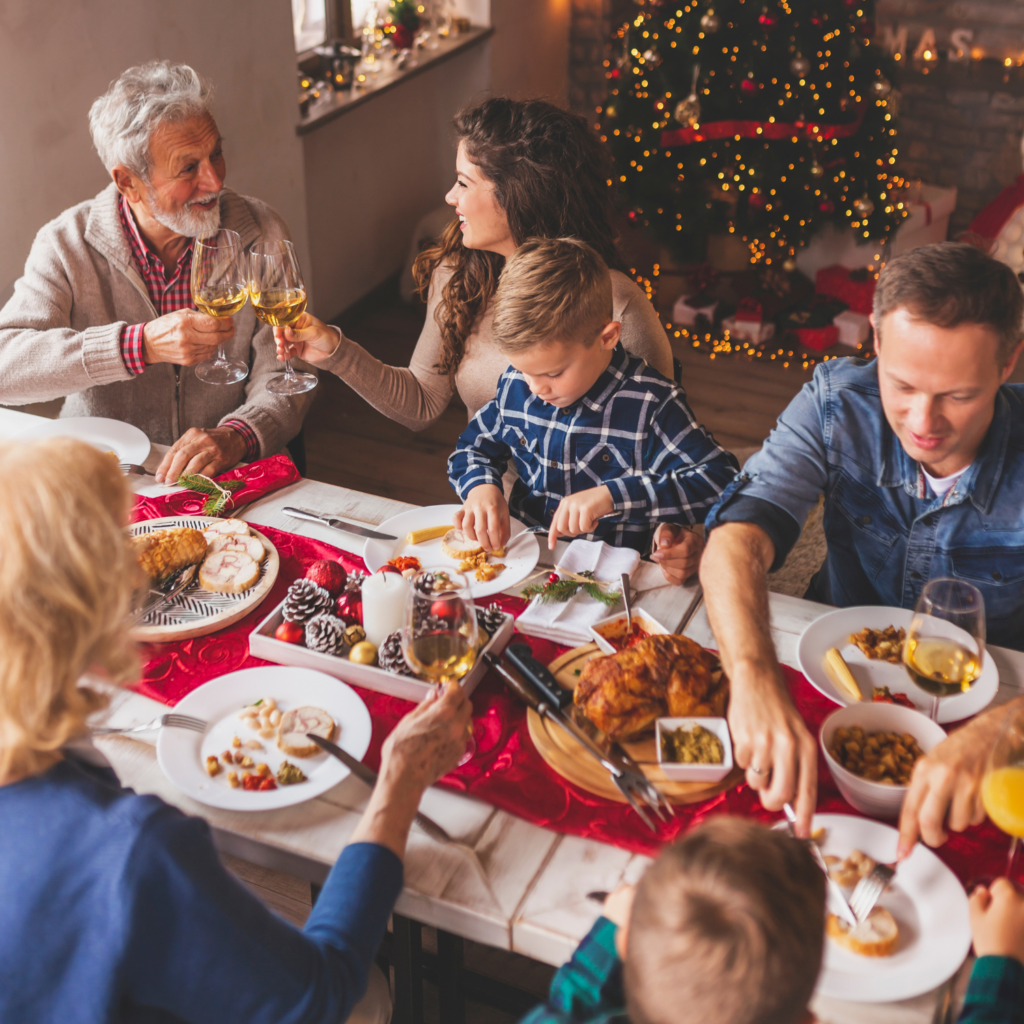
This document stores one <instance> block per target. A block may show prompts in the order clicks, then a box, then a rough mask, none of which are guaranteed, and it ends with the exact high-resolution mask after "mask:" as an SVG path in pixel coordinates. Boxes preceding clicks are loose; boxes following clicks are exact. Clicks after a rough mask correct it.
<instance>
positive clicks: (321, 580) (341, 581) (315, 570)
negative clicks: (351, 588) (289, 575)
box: [306, 558, 348, 597]
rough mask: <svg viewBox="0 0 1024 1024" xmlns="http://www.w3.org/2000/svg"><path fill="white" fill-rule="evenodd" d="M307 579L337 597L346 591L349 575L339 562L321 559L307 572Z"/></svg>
mask: <svg viewBox="0 0 1024 1024" xmlns="http://www.w3.org/2000/svg"><path fill="white" fill-rule="evenodd" d="M306 579H307V580H312V581H313V582H314V583H315V584H316V585H317V586H318V587H323V588H324V590H326V591H327V592H328V593H329V594H330V595H331V597H337V596H338V595H339V594H340V593H341V592H342V591H343V590H344V589H345V581H346V580H347V579H348V573H347V572H345V570H344V568H343V567H342V566H341V565H339V564H338V563H337V562H329V561H328V560H327V559H326V558H321V559H319V560H318V561H316V562H314V563H313V564H312V565H311V566H310V567H309V568H308V569H307V570H306Z"/></svg>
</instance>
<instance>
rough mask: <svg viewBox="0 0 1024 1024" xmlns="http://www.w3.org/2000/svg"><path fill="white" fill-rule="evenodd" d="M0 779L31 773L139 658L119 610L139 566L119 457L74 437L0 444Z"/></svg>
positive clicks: (75, 732)
mask: <svg viewBox="0 0 1024 1024" xmlns="http://www.w3.org/2000/svg"><path fill="white" fill-rule="evenodd" d="M0 478H2V479H3V480H5V481H6V483H5V486H4V487H3V489H2V490H0V545H2V551H0V781H3V780H8V781H10V780H12V779H15V778H20V777H23V776H26V775H33V774H37V773H39V772H41V771H44V770H45V769H46V768H48V767H49V766H50V765H52V764H53V763H55V762H56V761H57V760H59V759H60V756H61V754H60V748H61V747H62V746H63V745H64V744H65V743H67V742H68V740H71V739H73V738H75V737H76V736H81V735H83V734H84V733H85V732H86V731H87V728H86V719H87V718H88V716H89V715H90V714H91V713H92V712H93V711H95V710H97V709H98V708H100V707H102V706H104V704H105V703H106V701H105V698H103V697H101V696H100V695H99V694H97V693H95V692H94V691H92V690H88V689H83V688H81V687H79V685H78V682H79V680H80V679H81V677H82V676H83V675H84V674H85V673H86V672H95V673H99V674H101V675H103V676H105V677H106V678H107V679H109V680H110V681H112V682H119V681H122V680H124V679H125V678H127V677H128V676H129V675H130V673H131V672H133V671H134V670H135V668H136V666H137V662H136V659H135V653H134V647H133V645H132V644H131V642H130V641H129V639H128V630H127V627H126V625H125V618H126V616H127V614H128V612H129V610H130V607H131V599H132V593H133V590H134V588H135V586H136V584H137V583H138V580H139V570H138V568H137V566H136V564H135V560H134V558H133V557H132V556H131V554H130V552H129V549H128V544H127V542H126V538H125V530H124V527H125V524H126V523H127V521H128V510H129V507H130V499H131V494H130V492H129V490H128V488H127V486H126V485H125V482H124V477H123V475H122V474H121V471H120V469H119V468H118V465H117V462H116V460H115V459H114V458H112V457H111V456H110V455H106V454H104V453H103V452H100V451H97V450H96V449H95V448H92V447H90V446H89V445H86V444H83V443H82V442H81V441H74V440H71V439H69V438H53V439H50V440H45V441H36V442H33V443H20V442H8V443H6V444H3V445H0Z"/></svg>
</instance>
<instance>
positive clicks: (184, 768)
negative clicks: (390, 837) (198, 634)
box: [156, 665, 372, 811]
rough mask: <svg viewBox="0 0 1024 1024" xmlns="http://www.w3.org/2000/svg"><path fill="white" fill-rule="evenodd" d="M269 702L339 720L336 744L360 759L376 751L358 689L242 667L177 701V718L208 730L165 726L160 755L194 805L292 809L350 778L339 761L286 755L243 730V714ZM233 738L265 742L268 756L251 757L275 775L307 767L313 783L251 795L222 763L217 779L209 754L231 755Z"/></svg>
mask: <svg viewBox="0 0 1024 1024" xmlns="http://www.w3.org/2000/svg"><path fill="white" fill-rule="evenodd" d="M268 697H273V698H274V700H276V701H277V706H278V707H279V708H281V709H282V710H283V711H287V710H289V709H290V708H299V707H305V706H307V705H308V706H311V707H316V708H321V709H322V710H323V711H326V712H327V714H329V715H330V716H331V717H332V718H333V719H334V722H335V730H334V742H335V743H337V745H338V746H339V747H342V748H343V749H344V750H346V751H348V753H350V754H351V755H352V756H353V757H354V758H356V759H357V760H362V757H363V754H365V753H366V749H367V747H369V745H370V735H371V732H372V726H371V724H370V713H369V711H367V710H366V705H365V704H364V703H363V702H362V700H361V699H360V697H359V695H358V694H357V693H356V692H355V690H353V689H352V687H351V686H349V685H348V684H347V683H343V682H342V681H341V680H340V679H335V678H334V677H333V676H329V675H327V674H325V673H324V672H315V671H314V670H313V669H310V668H292V667H289V666H287V665H268V666H266V667H264V668H244V669H242V670H241V671H239V672H230V673H229V674H228V675H226V676H219V677H218V678H217V679H211V680H210V681H209V682H208V683H204V684H203V685H202V686H200V687H198V688H197V689H195V690H193V691H192V692H191V693H190V694H188V696H186V697H183V698H182V699H181V700H180V701H178V703H177V705H175V708H174V711H175V714H181V715H191V716H192V717H194V718H201V719H202V720H203V721H205V722H206V723H207V728H206V732H205V733H198V732H192V731H191V730H188V729H171V728H166V727H165V728H163V729H161V730H160V735H159V737H158V738H157V741H156V756H157V760H158V761H159V763H160V768H161V769H162V770H163V773H164V775H166V776H167V778H168V779H170V780H171V782H173V783H174V785H176V786H177V787H178V789H180V790H181V791H182V792H183V793H185V794H186V795H187V796H190V797H192V799H193V800H198V801H199V802H200V803H202V804H207V805H208V806H210V807H222V808H224V809H225V810H228V811H269V810H274V809H276V808H278V807H291V806H292V805H293V804H301V803H303V802H304V801H306V800H312V799H313V798H314V797H317V796H320V794H321V793H326V792H327V790H329V789H331V787H333V786H336V785H337V784H338V783H339V782H341V781H342V779H345V778H347V777H348V775H349V774H350V773H349V770H348V769H347V768H346V767H345V766H344V765H343V764H342V763H341V762H340V761H339V760H338V759H337V758H334V757H331V756H330V755H329V754H323V753H320V754H317V755H316V756H314V757H295V756H293V755H291V754H284V753H283V752H282V751H281V750H279V749H278V747H277V744H276V742H275V741H274V740H273V739H269V740H268V739H263V738H261V737H259V736H257V735H256V733H254V732H252V731H251V730H250V729H248V728H246V726H244V725H243V724H242V722H241V720H240V719H239V717H238V716H239V713H240V712H241V710H242V709H243V708H245V707H248V706H249V705H251V704H255V703H256V701H258V700H265V699H266V698H268ZM235 736H237V737H238V738H239V739H240V740H241V741H242V742H243V743H244V742H245V741H246V740H252V739H255V740H259V742H260V743H262V744H263V749H262V750H255V751H249V753H250V755H251V756H252V759H253V761H254V762H256V763H257V764H259V763H260V762H261V761H262V762H264V763H265V764H267V765H268V766H269V767H270V769H271V771H272V772H273V773H274V774H275V775H276V774H277V769H278V767H279V766H280V764H281V762H282V761H289V762H290V763H291V764H294V765H295V766H296V767H298V768H301V769H302V771H303V772H304V773H305V774H306V776H307V780H306V781H305V782H299V783H296V784H295V785H292V786H278V788H277V789H272V790H268V791H266V792H255V793H252V792H249V791H248V790H244V789H242V788H241V787H239V788H238V789H232V788H231V787H230V786H229V785H228V781H227V771H228V769H226V768H224V767H223V765H222V766H221V770H220V772H219V773H218V774H217V775H215V776H212V777H211V776H210V775H208V774H207V771H206V758H207V756H208V755H210V754H214V755H216V756H220V754H221V753H222V752H223V751H225V750H228V749H231V741H232V739H233V738H234V737H235ZM234 770H235V771H238V772H241V771H244V770H245V769H242V768H236V769H234Z"/></svg>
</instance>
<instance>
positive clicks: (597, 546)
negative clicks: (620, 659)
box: [516, 540, 660, 646]
mask: <svg viewBox="0 0 1024 1024" xmlns="http://www.w3.org/2000/svg"><path fill="white" fill-rule="evenodd" d="M639 563H640V554H639V553H638V552H636V551H634V550H633V549H632V548H613V547H612V546H611V545H610V544H605V543H604V542H603V541H593V540H574V541H573V542H572V543H571V544H570V545H569V547H568V548H567V549H566V552H565V554H564V555H563V556H562V558H561V561H560V562H559V566H560V568H562V569H565V570H566V571H568V572H576V573H580V572H587V571H589V572H592V573H593V574H594V577H595V578H596V579H597V580H600V581H602V582H605V583H611V584H612V585H613V586H612V589H613V590H618V589H619V581H620V578H621V576H622V574H623V573H632V572H633V571H634V570H635V569H636V567H637V566H638V565H639ZM659 571H660V570H659ZM614 610H615V609H614V607H609V606H608V605H606V604H602V603H601V602H600V601H596V600H595V599H594V598H592V597H591V596H590V595H589V594H587V593H585V592H584V591H582V590H581V591H580V592H579V593H578V594H577V595H576V596H575V597H573V598H572V599H571V600H569V601H550V602H542V601H541V599H540V598H539V597H535V598H534V599H533V600H532V601H531V602H530V604H529V606H528V607H527V609H526V611H524V612H523V614H522V615H520V616H519V618H518V619H517V620H516V627H517V628H518V629H519V631H520V632H521V633H527V634H529V635H530V636H539V637H544V638H545V639H547V640H553V641H554V642H555V643H558V644H568V645H569V646H575V645H577V644H582V643H586V642H587V641H588V640H590V639H592V638H591V636H590V627H591V626H592V625H594V623H595V622H599V621H600V620H601V619H604V618H607V617H608V616H609V615H611V614H613V613H614Z"/></svg>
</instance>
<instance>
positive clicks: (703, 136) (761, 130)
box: [661, 103, 867, 149]
mask: <svg viewBox="0 0 1024 1024" xmlns="http://www.w3.org/2000/svg"><path fill="white" fill-rule="evenodd" d="M866 109H867V107H866V106H865V105H864V104H863V103H862V104H860V105H859V106H858V108H857V117H856V118H855V119H854V120H853V121H850V122H849V123H848V124H820V123H818V122H811V121H795V122H793V123H792V124H783V123H781V122H779V121H711V122H709V123H708V124H700V125H697V127H696V128H675V129H673V130H672V131H664V132H662V133H661V148H662V149H668V148H670V147H672V146H688V145H689V144H690V143H691V142H708V141H710V140H712V139H731V138H734V137H735V136H737V135H739V136H740V137H741V138H745V139H753V138H762V139H772V140H775V139H792V138H793V137H794V136H795V137H796V138H805V139H814V140H815V141H816V142H825V141H828V140H829V139H845V138H848V137H849V136H851V135H856V134H857V132H858V131H860V126H861V124H862V123H863V121H864V113H865V111H866Z"/></svg>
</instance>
